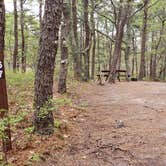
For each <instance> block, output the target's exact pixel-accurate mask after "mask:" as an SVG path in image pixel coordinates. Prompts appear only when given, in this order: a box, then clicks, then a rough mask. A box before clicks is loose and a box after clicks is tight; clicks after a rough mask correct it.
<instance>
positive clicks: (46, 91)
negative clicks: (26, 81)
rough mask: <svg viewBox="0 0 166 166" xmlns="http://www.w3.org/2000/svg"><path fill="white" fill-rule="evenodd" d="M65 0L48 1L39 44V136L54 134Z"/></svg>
mask: <svg viewBox="0 0 166 166" xmlns="http://www.w3.org/2000/svg"><path fill="white" fill-rule="evenodd" d="M62 5H63V0H46V1H45V9H44V17H43V21H42V27H41V35H40V42H39V55H38V60H37V71H36V74H35V96H34V107H35V112H34V127H35V131H36V132H37V133H39V134H45V135H47V134H52V133H53V132H54V118H53V113H52V111H51V110H52V109H51V108H50V107H52V106H51V103H50V100H51V99H52V98H53V76H54V67H55V57H56V53H57V49H58V32H59V26H60V22H61V13H62Z"/></svg>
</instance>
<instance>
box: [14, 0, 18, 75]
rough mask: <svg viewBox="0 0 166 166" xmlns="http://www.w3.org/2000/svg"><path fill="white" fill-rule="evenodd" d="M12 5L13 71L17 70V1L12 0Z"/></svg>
mask: <svg viewBox="0 0 166 166" xmlns="http://www.w3.org/2000/svg"><path fill="white" fill-rule="evenodd" d="M13 4H14V50H13V71H14V72H16V69H18V68H19V59H18V14H17V0H13Z"/></svg>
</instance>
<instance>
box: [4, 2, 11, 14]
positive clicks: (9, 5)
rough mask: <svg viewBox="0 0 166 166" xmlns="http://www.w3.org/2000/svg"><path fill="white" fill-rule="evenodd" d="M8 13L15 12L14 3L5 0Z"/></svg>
mask: <svg viewBox="0 0 166 166" xmlns="http://www.w3.org/2000/svg"><path fill="white" fill-rule="evenodd" d="M5 7H6V11H7V12H9V11H13V3H12V1H11V0H5Z"/></svg>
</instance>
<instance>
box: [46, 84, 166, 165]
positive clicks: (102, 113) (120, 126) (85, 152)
mask: <svg viewBox="0 0 166 166" xmlns="http://www.w3.org/2000/svg"><path fill="white" fill-rule="evenodd" d="M84 91H85V93H84V94H83V95H82V96H81V102H82V101H83V102H84V105H86V111H85V112H83V113H82V114H80V115H79V116H77V117H76V118H75V119H74V121H75V122H74V123H75V125H76V126H75V129H74V132H73V134H72V135H70V137H69V138H68V140H67V141H68V143H69V147H68V148H67V149H65V150H64V152H63V153H61V154H58V155H57V156H56V161H55V160H54V161H52V162H49V164H47V165H51V166H53V165H56V166H57V165H58V166H166V83H157V82H156V83H155V82H131V83H124V82H123V83H117V84H115V85H105V86H97V85H95V84H93V85H91V86H87V87H86V89H85V90H84Z"/></svg>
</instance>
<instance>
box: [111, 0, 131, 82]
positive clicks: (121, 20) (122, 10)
mask: <svg viewBox="0 0 166 166" xmlns="http://www.w3.org/2000/svg"><path fill="white" fill-rule="evenodd" d="M131 1H132V0H128V1H127V4H124V2H123V1H122V2H120V3H121V4H120V7H119V13H118V21H117V26H116V39H115V48H114V57H113V60H112V65H110V66H111V68H110V76H109V83H115V79H116V69H117V67H118V61H119V60H120V56H121V45H122V39H123V33H124V26H125V24H126V23H127V18H128V14H129V10H130V7H131Z"/></svg>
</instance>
